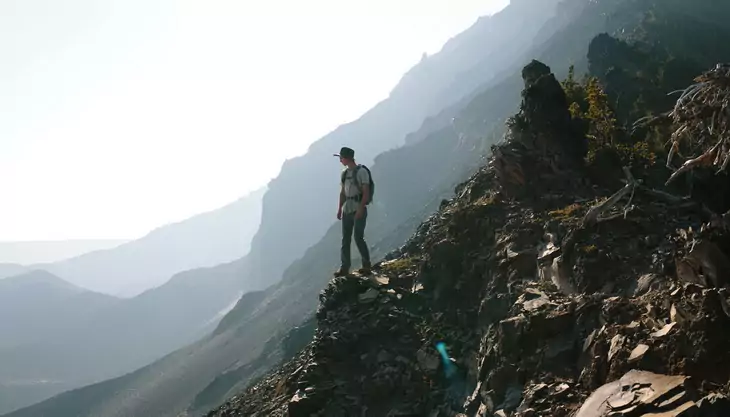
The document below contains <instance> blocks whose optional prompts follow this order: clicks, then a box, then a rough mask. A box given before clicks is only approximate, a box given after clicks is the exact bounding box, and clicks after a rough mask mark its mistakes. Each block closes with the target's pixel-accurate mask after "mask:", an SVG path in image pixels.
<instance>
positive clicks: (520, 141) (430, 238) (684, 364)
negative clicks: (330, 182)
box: [208, 61, 730, 417]
mask: <svg viewBox="0 0 730 417" xmlns="http://www.w3.org/2000/svg"><path fill="white" fill-rule="evenodd" d="M523 80H524V82H525V89H524V91H523V97H522V98H523V102H522V105H521V110H520V112H519V113H518V114H517V115H516V116H515V117H513V118H512V119H511V120H510V121H509V123H508V126H509V133H508V135H507V137H506V140H505V141H504V143H501V144H499V145H497V146H495V147H494V149H493V157H492V158H491V159H490V163H489V164H488V165H487V166H485V167H483V168H482V169H480V170H479V171H478V172H476V173H475V174H474V175H473V176H472V177H471V178H470V179H469V180H468V181H467V182H465V183H463V184H461V185H460V186H459V187H457V189H456V197H454V198H453V199H452V200H451V201H444V202H443V204H442V207H441V209H440V210H439V212H438V213H436V214H435V215H433V216H431V217H430V218H429V219H428V220H427V221H425V222H424V223H423V224H422V225H421V226H420V227H419V229H418V230H417V232H416V233H415V234H414V236H413V237H412V238H411V239H410V240H409V241H408V242H407V243H406V244H405V245H404V246H403V247H401V248H400V249H399V250H398V251H396V252H394V253H391V254H390V255H388V256H387V257H386V259H385V260H384V261H383V262H381V263H379V264H377V265H376V268H375V274H374V275H373V276H372V277H360V276H357V275H353V276H350V277H345V278H338V279H334V280H332V281H331V282H330V283H329V285H328V286H327V288H326V289H325V290H324V291H323V292H322V293H321V295H320V306H319V309H318V311H317V320H318V327H317V331H316V334H315V337H314V339H313V340H312V342H311V343H310V344H309V345H308V346H307V347H306V348H305V349H303V350H302V351H301V352H300V353H299V354H298V355H296V357H295V358H294V359H292V360H290V361H289V362H287V363H285V364H283V365H282V366H281V367H280V368H279V369H278V370H276V371H275V372H273V373H271V374H269V375H267V376H266V377H264V378H261V379H259V380H258V381H256V382H254V383H253V384H252V385H251V386H250V387H249V389H248V390H247V391H246V392H244V393H242V394H241V395H239V396H237V397H234V398H233V399H231V400H230V401H229V402H228V403H226V404H224V405H223V406H221V407H219V408H218V409H216V410H214V411H212V412H211V413H209V414H208V416H209V417H214V416H215V417H224V416H292V417H294V416H297V417H298V416H332V417H335V416H362V417H366V416H389V417H390V416H392V417H395V416H400V417H406V416H414V417H416V416H418V417H423V416H428V417H443V416H459V417H465V416H468V417H472V416H504V417H507V416H522V417H527V416H576V417H600V416H721V415H730V401H728V398H727V395H728V394H729V391H730V385H729V384H728V380H729V378H730V356H728V355H727V350H728V348H727V346H729V343H730V333H728V332H727V331H726V329H727V328H728V327H729V326H730V306H729V304H728V297H729V296H730V294H728V292H727V290H726V288H725V286H726V284H727V280H728V278H730V258H728V256H727V255H726V253H730V252H729V250H730V235H729V234H728V233H727V228H726V225H725V221H724V217H721V216H716V215H714V214H713V213H711V212H709V210H707V209H706V208H705V207H704V206H703V205H702V204H700V203H698V202H697V201H693V200H690V199H687V198H682V197H677V196H674V195H672V194H669V193H668V192H666V191H663V190H660V189H656V188H653V184H648V183H644V182H642V181H641V179H635V178H634V177H633V176H632V174H631V170H630V168H628V167H627V168H625V169H624V170H623V172H624V173H625V174H626V180H625V184H626V185H625V186H624V188H623V189H621V190H619V191H618V192H616V190H610V189H605V188H602V187H600V186H596V185H593V184H596V183H597V182H595V181H591V178H590V175H591V174H590V173H589V172H587V171H586V170H585V169H584V167H583V163H582V161H583V157H584V155H585V131H584V129H583V127H582V126H583V125H582V123H581V121H580V120H576V119H574V118H572V117H571V115H570V113H569V111H568V105H567V101H566V99H565V95H564V93H563V92H562V89H561V88H560V84H559V83H558V81H557V80H556V79H555V77H554V76H553V74H552V73H551V72H550V69H549V68H548V67H547V66H545V65H544V64H541V63H539V62H536V61H534V62H532V63H531V64H530V65H528V66H527V67H525V70H524V71H523ZM617 171H618V172H621V170H620V169H619V170H617ZM607 175H608V174H607ZM601 183H605V182H603V181H602V182H601Z"/></svg>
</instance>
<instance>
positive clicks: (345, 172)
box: [341, 165, 375, 205]
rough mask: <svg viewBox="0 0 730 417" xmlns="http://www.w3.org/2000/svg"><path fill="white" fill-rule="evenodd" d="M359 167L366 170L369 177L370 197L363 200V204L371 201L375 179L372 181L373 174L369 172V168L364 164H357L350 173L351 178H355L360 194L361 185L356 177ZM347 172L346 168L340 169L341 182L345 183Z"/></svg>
mask: <svg viewBox="0 0 730 417" xmlns="http://www.w3.org/2000/svg"><path fill="white" fill-rule="evenodd" d="M360 168H365V170H366V171H367V172H368V176H369V177H370V199H369V200H368V201H366V202H365V205H368V204H370V203H372V202H373V196H374V195H375V181H373V174H372V173H371V172H370V168H368V167H366V166H365V165H358V166H356V167H355V172H354V173H353V174H352V178H353V179H354V180H355V185H356V186H357V188H358V189H359V190H360V194H362V187H361V186H360V183H359V182H358V179H357V172H358V170H359V169H360ZM346 174H347V170H346V169H345V170H343V171H342V178H341V182H342V183H343V184H344V183H345V175H346Z"/></svg>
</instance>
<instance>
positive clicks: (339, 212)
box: [337, 209, 342, 220]
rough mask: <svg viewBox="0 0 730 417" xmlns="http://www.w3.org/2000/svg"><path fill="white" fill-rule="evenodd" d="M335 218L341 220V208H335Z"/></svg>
mask: <svg viewBox="0 0 730 417" xmlns="http://www.w3.org/2000/svg"><path fill="white" fill-rule="evenodd" d="M337 220H342V209H339V210H337Z"/></svg>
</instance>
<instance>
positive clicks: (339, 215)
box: [337, 184, 345, 220]
mask: <svg viewBox="0 0 730 417" xmlns="http://www.w3.org/2000/svg"><path fill="white" fill-rule="evenodd" d="M343 204H345V184H340V204H339V205H338V206H337V220H341V219H342V205H343Z"/></svg>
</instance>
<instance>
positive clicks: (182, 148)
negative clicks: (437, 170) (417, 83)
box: [0, 0, 508, 241]
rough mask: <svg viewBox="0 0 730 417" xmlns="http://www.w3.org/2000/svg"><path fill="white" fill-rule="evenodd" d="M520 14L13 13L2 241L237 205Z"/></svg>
mask: <svg viewBox="0 0 730 417" xmlns="http://www.w3.org/2000/svg"><path fill="white" fill-rule="evenodd" d="M507 3H508V0H440V1H438V0H361V1H360V0H306V1H303V0H266V1H254V0H118V1H117V0H63V1H60V0H2V1H0V241H2V240H5V241H7V240H55V239H76V238H85V239H99V238H115V239H131V238H136V237H139V236H141V235H143V234H145V233H147V232H148V231H149V230H151V229H153V228H155V227H158V226H161V225H163V224H166V223H169V222H173V221H178V220H182V219H184V218H187V217H190V216H192V215H194V214H197V213H200V212H203V211H207V210H211V209H214V208H217V207H220V206H223V205H225V204H227V203H229V202H232V201H234V200H235V199H237V198H238V197H240V196H242V195H244V194H246V192H248V191H251V190H253V189H256V188H258V187H260V186H262V185H265V184H266V182H268V180H269V179H271V178H273V177H274V176H276V175H277V174H278V172H279V169H280V167H281V164H282V163H283V162H284V160H285V159H287V158H291V157H294V156H297V155H300V154H302V153H304V152H305V151H306V149H307V147H308V146H309V145H310V144H311V143H312V142H313V141H315V140H317V139H318V138H320V137H321V136H323V135H324V134H326V133H328V132H330V131H331V130H333V129H334V128H336V127H337V126H338V125H340V124H342V123H345V122H349V121H352V120H354V119H356V118H358V117H359V116H360V115H361V114H362V113H364V112H365V111H367V110H368V109H369V108H370V107H372V106H373V105H375V104H376V103H377V102H378V101H380V100H382V99H384V98H385V97H387V95H388V93H389V91H390V90H391V89H392V88H393V87H394V86H395V84H396V83H397V81H398V80H399V78H400V76H401V75H402V74H403V73H404V72H406V71H407V70H408V69H409V68H410V67H411V66H413V65H414V64H415V63H417V62H418V61H419V59H420V58H421V54H422V53H423V52H427V53H435V52H437V51H438V50H439V49H440V48H441V47H442V45H443V44H444V43H445V42H446V41H447V40H448V39H449V38H450V37H452V36H454V35H455V34H457V33H459V32H461V31H463V30H464V29H466V28H468V27H469V26H470V25H471V24H473V23H474V22H475V21H476V19H477V18H478V17H479V16H481V15H485V14H492V13H494V12H495V11H497V10H499V9H501V8H503V7H504V6H505V5H506V4H507Z"/></svg>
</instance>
